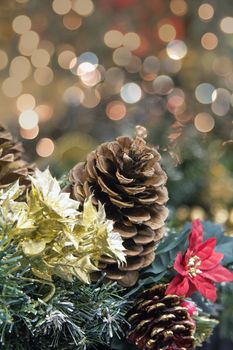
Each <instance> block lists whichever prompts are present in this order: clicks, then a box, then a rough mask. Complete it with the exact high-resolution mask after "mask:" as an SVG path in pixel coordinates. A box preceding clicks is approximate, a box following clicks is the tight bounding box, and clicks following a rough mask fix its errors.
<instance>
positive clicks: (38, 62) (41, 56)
mask: <svg viewBox="0 0 233 350" xmlns="http://www.w3.org/2000/svg"><path fill="white" fill-rule="evenodd" d="M31 61H32V64H33V66H35V67H45V66H47V64H49V61H50V55H49V53H48V51H46V50H44V49H36V50H35V51H33V54H32V57H31Z"/></svg>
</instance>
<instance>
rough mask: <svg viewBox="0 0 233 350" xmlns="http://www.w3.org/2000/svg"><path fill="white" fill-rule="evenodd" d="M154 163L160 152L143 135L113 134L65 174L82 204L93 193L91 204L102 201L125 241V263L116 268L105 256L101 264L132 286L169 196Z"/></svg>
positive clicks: (150, 256)
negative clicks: (119, 135) (83, 161)
mask: <svg viewBox="0 0 233 350" xmlns="http://www.w3.org/2000/svg"><path fill="white" fill-rule="evenodd" d="M138 132H139V133H140V132H142V130H141V129H140V128H139V129H138ZM159 161H160V155H159V153H158V152H157V151H156V150H155V149H153V148H151V147H150V146H148V145H147V144H146V142H145V140H144V139H143V138H142V137H140V136H136V138H135V139H132V138H129V137H118V138H117V139H116V140H115V141H112V142H106V143H104V144H102V145H100V146H99V147H98V148H97V149H96V150H95V151H93V152H91V153H90V154H89V155H88V157H87V160H86V162H85V163H79V164H78V165H77V166H75V167H74V168H73V169H72V170H71V172H70V181H71V184H72V196H73V198H76V199H77V200H79V201H80V202H82V203H83V202H84V200H85V198H86V197H88V196H90V195H93V197H92V199H93V202H94V203H95V204H97V203H98V201H100V202H101V203H102V204H104V205H105V209H106V214H107V218H108V219H111V220H113V221H114V228H115V230H116V231H118V232H119V233H120V235H121V237H122V239H123V241H124V247H125V248H126V257H127V258H126V259H127V263H126V265H124V266H121V267H119V268H118V266H117V264H116V261H115V260H114V259H109V258H107V257H102V258H101V262H102V263H103V271H104V272H106V274H107V277H108V278H109V279H112V280H118V281H120V283H121V284H123V285H125V286H132V285H134V284H135V282H136V280H137V278H138V271H139V270H140V269H142V268H144V267H146V266H148V265H150V264H151V262H152V261H153V260H154V246H155V243H156V242H158V241H159V240H160V239H161V238H162V236H163V232H164V220H165V219H166V217H167V214H168V210H167V208H166V207H165V204H166V202H167V200H168V195H167V190H166V187H165V184H166V179H167V177H166V174H165V173H164V171H163V170H162V169H161V166H160V164H159Z"/></svg>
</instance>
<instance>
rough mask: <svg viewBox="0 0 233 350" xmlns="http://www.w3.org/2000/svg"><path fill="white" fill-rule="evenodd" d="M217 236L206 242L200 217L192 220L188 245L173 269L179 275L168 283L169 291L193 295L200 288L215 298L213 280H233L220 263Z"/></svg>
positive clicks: (200, 290) (211, 297) (208, 297)
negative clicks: (215, 249)
mask: <svg viewBox="0 0 233 350" xmlns="http://www.w3.org/2000/svg"><path fill="white" fill-rule="evenodd" d="M215 246H216V238H209V239H207V241H205V242H203V227H202V224H201V222H200V220H195V221H193V223H192V231H191V233H190V236H189V246H188V249H187V251H186V253H185V256H183V255H182V252H179V253H178V254H177V257H176V259H175V263H174V268H175V270H176V271H177V272H178V275H177V276H176V277H175V278H174V279H173V280H172V281H171V283H170V284H169V286H168V288H167V290H166V294H171V293H175V294H177V295H182V296H190V295H191V294H192V293H193V292H194V291H195V290H198V291H199V292H200V293H201V294H202V295H204V296H205V297H206V298H207V299H210V300H212V301H216V288H215V286H214V285H213V282H224V281H225V282H230V281H233V274H232V273H231V272H230V271H229V270H227V269H226V268H225V267H223V266H221V265H220V261H221V260H222V259H223V257H224V254H222V253H217V252H215V251H214V248H215Z"/></svg>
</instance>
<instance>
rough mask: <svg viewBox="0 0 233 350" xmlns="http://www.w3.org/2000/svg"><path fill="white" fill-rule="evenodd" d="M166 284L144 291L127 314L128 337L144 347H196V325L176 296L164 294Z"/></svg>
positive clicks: (146, 348)
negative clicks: (129, 326) (129, 328)
mask: <svg viewBox="0 0 233 350" xmlns="http://www.w3.org/2000/svg"><path fill="white" fill-rule="evenodd" d="M166 287H167V285H163V284H159V285H155V286H154V287H152V288H149V289H148V290H146V291H145V292H143V293H142V294H141V295H140V297H139V299H138V301H136V302H135V304H134V306H133V308H132V309H131V310H130V311H129V313H128V322H129V323H130V325H131V330H130V331H129V332H128V335H127V339H128V341H129V342H131V343H133V344H135V345H136V346H138V347H139V348H140V349H142V350H149V349H150V350H159V349H170V348H171V349H184V350H187V349H193V347H194V332H195V324H194V322H193V320H192V319H191V317H190V315H189V314H188V311H187V309H186V308H184V307H182V306H181V305H180V302H181V298H180V297H178V296H177V295H168V296H165V290H166Z"/></svg>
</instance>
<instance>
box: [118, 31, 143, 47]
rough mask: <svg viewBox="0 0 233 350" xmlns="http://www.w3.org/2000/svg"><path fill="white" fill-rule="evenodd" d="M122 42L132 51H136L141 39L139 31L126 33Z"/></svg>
mask: <svg viewBox="0 0 233 350" xmlns="http://www.w3.org/2000/svg"><path fill="white" fill-rule="evenodd" d="M122 44H123V46H125V47H127V48H128V49H129V50H130V51H134V50H136V49H138V48H139V46H140V44H141V39H140V37H139V35H138V34H137V33H134V32H129V33H127V34H125V35H124V37H123V42H122Z"/></svg>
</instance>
